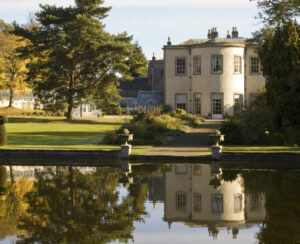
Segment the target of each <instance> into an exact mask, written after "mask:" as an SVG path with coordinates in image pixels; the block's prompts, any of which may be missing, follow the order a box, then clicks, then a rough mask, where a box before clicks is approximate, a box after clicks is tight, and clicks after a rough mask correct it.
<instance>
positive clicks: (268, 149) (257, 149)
mask: <svg viewBox="0 0 300 244" xmlns="http://www.w3.org/2000/svg"><path fill="white" fill-rule="evenodd" d="M223 152H225V153H226V152H230V153H299V154H300V147H291V146H227V145H225V146H223Z"/></svg>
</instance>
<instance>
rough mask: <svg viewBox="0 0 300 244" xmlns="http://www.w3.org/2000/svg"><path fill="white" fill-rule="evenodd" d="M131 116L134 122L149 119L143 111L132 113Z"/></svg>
mask: <svg viewBox="0 0 300 244" xmlns="http://www.w3.org/2000/svg"><path fill="white" fill-rule="evenodd" d="M131 115H132V117H133V120H134V121H140V120H145V119H147V118H149V116H150V115H149V113H147V112H145V111H144V109H140V110H136V111H132V112H131Z"/></svg>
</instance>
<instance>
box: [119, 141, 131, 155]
mask: <svg viewBox="0 0 300 244" xmlns="http://www.w3.org/2000/svg"><path fill="white" fill-rule="evenodd" d="M130 153H131V145H129V144H124V145H121V155H120V157H121V158H129V155H130Z"/></svg>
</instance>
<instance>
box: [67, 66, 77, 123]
mask: <svg viewBox="0 0 300 244" xmlns="http://www.w3.org/2000/svg"><path fill="white" fill-rule="evenodd" d="M74 78H75V76H74V70H72V71H71V72H70V81H69V97H68V104H69V106H68V113H67V119H74V83H75V79H74Z"/></svg>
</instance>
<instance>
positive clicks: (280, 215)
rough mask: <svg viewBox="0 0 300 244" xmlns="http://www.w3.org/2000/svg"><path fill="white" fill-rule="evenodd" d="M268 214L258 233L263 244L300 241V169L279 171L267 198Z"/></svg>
mask: <svg viewBox="0 0 300 244" xmlns="http://www.w3.org/2000/svg"><path fill="white" fill-rule="evenodd" d="M266 200H267V201H266V210H267V216H266V221H265V224H264V226H263V227H262V228H261V231H260V233H259V234H258V235H257V238H258V240H259V243H261V244H298V243H299V241H300V232H299V226H300V171H298V172H295V171H293V172H278V173H276V174H274V175H273V178H272V187H271V188H269V189H268V192H267V198H266Z"/></svg>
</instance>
